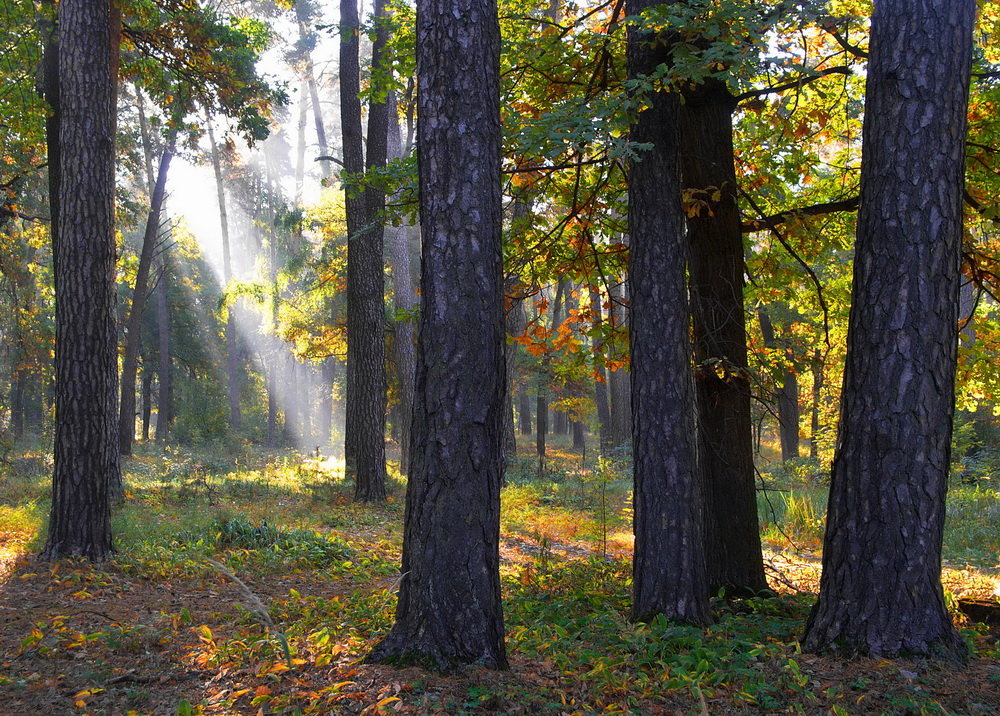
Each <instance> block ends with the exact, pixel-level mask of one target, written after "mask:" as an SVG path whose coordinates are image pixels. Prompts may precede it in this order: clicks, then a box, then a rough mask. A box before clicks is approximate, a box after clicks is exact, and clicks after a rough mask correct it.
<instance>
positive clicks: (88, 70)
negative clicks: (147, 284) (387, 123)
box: [42, 0, 121, 560]
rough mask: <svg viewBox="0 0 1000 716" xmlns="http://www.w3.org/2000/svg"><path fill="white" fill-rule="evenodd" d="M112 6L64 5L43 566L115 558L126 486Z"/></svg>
mask: <svg viewBox="0 0 1000 716" xmlns="http://www.w3.org/2000/svg"><path fill="white" fill-rule="evenodd" d="M112 61H113V60H112V29H111V6H110V4H109V3H103V2H90V1H89V0H63V2H61V3H60V4H59V103H60V113H61V116H60V125H61V126H60V134H59V147H60V153H61V172H62V179H61V182H60V186H59V213H58V218H57V222H58V226H57V231H56V233H55V236H56V241H55V246H54V261H55V286H56V360H55V363H56V423H55V447H54V458H55V470H54V474H53V478H52V509H51V513H50V519H49V533H48V539H47V541H46V543H45V547H44V548H43V550H42V557H43V558H45V559H56V558H59V557H63V556H71V555H75V556H82V557H87V558H90V559H95V560H100V559H104V558H106V557H107V556H108V555H109V554H110V553H111V551H112V544H111V522H110V500H109V489H110V486H111V485H113V484H116V483H120V480H121V473H120V468H119V457H118V433H117V425H118V411H117V407H118V350H117V339H118V335H117V330H116V328H115V232H114V194H115V183H114V167H115V136H114V135H115V132H114V128H115V75H114V70H113V65H112Z"/></svg>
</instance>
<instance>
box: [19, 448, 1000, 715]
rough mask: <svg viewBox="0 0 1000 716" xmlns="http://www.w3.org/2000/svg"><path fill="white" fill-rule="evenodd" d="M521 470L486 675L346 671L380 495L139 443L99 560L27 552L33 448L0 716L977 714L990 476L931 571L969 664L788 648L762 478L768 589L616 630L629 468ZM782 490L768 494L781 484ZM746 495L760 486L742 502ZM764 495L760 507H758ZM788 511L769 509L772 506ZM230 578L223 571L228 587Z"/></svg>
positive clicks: (386, 567) (809, 598)
mask: <svg viewBox="0 0 1000 716" xmlns="http://www.w3.org/2000/svg"><path fill="white" fill-rule="evenodd" d="M550 468H551V469H550V470H549V471H548V472H547V473H546V474H545V475H544V476H543V477H541V478H540V477H539V476H538V475H537V471H536V467H535V465H534V464H533V461H532V459H531V457H530V456H528V455H524V456H522V457H519V458H518V459H517V461H516V462H515V464H514V466H513V468H512V469H511V470H510V471H509V473H508V485H507V487H506V488H505V490H504V494H503V506H502V513H501V514H502V520H503V522H502V524H503V527H502V540H501V547H500V549H501V558H502V566H501V571H502V574H503V588H504V603H505V620H506V628H507V642H508V649H509V652H510V661H511V669H510V671H509V672H493V671H490V670H486V669H482V668H479V667H466V668H462V669H460V670H458V671H456V672H454V673H451V674H447V675H439V674H435V673H434V672H429V671H425V670H422V669H417V668H407V669H401V670H400V669H396V668H391V667H385V666H375V665H365V664H362V663H359V661H360V659H361V657H363V656H364V655H365V653H366V652H367V650H368V649H369V648H370V647H371V644H372V643H373V641H374V639H376V638H377V637H378V636H379V635H380V634H381V633H383V632H384V631H385V630H386V629H387V628H388V626H389V625H390V624H391V620H392V607H393V602H394V599H395V597H394V592H395V590H396V588H397V587H398V581H399V567H398V564H399V548H400V540H401V528H402V508H401V500H402V491H401V489H400V486H399V484H398V483H396V482H395V481H394V483H393V484H394V487H393V488H392V489H390V499H389V502H388V503H386V505H384V506H382V507H372V506H361V505H357V504H356V503H354V502H353V501H352V499H351V498H352V495H351V487H350V485H347V484H345V483H344V482H343V481H342V480H338V479H337V473H338V470H337V468H336V466H335V463H333V462H332V461H331V462H329V463H327V462H319V463H318V462H316V461H315V460H312V459H308V458H302V457H300V456H297V455H295V454H291V453H285V454H280V453H272V454H266V453H257V454H249V455H244V456H241V457H239V458H230V457H225V456H221V455H219V454H210V453H205V454H197V453H195V454H192V453H190V452H187V451H184V452H181V451H173V450H171V451H166V452H162V451H151V452H150V453H149V454H143V453H140V454H138V455H137V456H136V457H134V458H133V459H132V460H131V461H130V463H129V465H128V468H127V470H126V475H127V484H128V488H127V490H128V496H127V498H126V503H125V504H124V505H123V507H122V508H121V510H120V512H119V513H118V514H117V516H116V518H115V529H116V534H118V535H119V537H118V540H117V543H118V550H119V552H118V554H117V555H116V556H115V558H114V559H113V560H112V561H110V562H109V563H106V564H103V565H99V566H96V567H91V566H88V565H86V564H84V563H79V562H61V563H54V564H45V563H40V562H38V561H36V560H34V559H33V558H32V557H33V554H34V553H36V552H37V551H38V548H39V546H40V544H39V537H40V535H39V532H38V530H39V528H40V526H41V523H42V521H43V517H44V515H45V508H46V505H45V500H46V485H45V482H46V480H47V478H48V470H49V469H50V468H49V466H48V464H47V460H46V458H45V457H44V456H43V455H40V454H31V455H24V456H19V457H17V458H14V459H13V460H11V461H10V462H9V463H8V465H7V467H6V471H5V473H4V477H3V479H2V481H0V491H2V497H3V507H2V512H0V534H2V536H3V541H4V544H5V551H4V554H3V582H2V585H0V594H2V598H0V603H2V607H0V610H2V612H0V620H2V621H0V623H2V627H0V635H2V636H0V639H2V641H0V645H2V646H0V664H2V666H3V670H2V671H0V703H2V708H0V710H2V712H3V713H9V714H30V713H93V714H124V713H126V712H134V713H138V714H227V713H257V712H258V710H260V711H262V712H263V713H303V714H311V713H312V714H326V713H345V714H356V713H366V714H380V713H381V714H392V713H415V714H475V713H510V714H535V713H537V714H593V713H608V714H616V713H617V714H629V713H640V714H673V713H678V714H683V713H710V714H730V713H808V714H829V713H834V714H837V713H850V714H868V713H898V714H903V713H912V714H936V713H954V714H991V713H997V709H998V708H1000V699H998V694H1000V623H998V622H997V621H996V615H995V614H994V617H993V619H994V621H993V622H992V624H985V623H976V622H974V621H972V620H971V619H969V618H968V617H967V616H965V615H963V614H962V613H961V612H960V611H959V610H958V603H959V601H960V600H967V599H973V600H975V599H984V600H990V599H994V600H995V599H996V594H995V592H996V590H997V589H998V588H1000V564H998V562H997V555H998V554H1000V511H998V510H997V497H998V496H997V489H998V488H997V485H996V483H995V481H992V482H990V481H984V482H982V483H981V484H980V485H978V486H976V487H972V486H958V487H957V488H956V489H955V490H953V492H952V494H951V499H952V511H951V513H950V517H949V522H948V525H947V529H946V533H945V534H946V536H945V552H944V554H945V564H946V568H945V571H944V584H945V588H946V590H947V593H948V600H949V604H950V607H951V609H952V610H953V616H954V617H955V619H956V621H957V622H958V623H959V624H960V625H961V631H962V634H963V638H964V639H966V640H967V641H968V643H969V645H970V648H971V649H972V651H973V652H974V654H975V657H974V658H973V659H971V660H970V661H969V662H968V663H966V664H965V665H962V666H954V665H950V664H937V663H934V662H932V661H927V660H920V659H917V660H907V659H889V660H887V659H880V658H865V659H859V660H854V661H844V660H842V659H839V658H830V657H821V656H815V655H809V654H803V653H801V651H800V650H799V648H798V639H799V638H800V637H801V634H802V629H803V621H804V619H805V615H806V613H807V612H808V610H809V608H810V607H811V606H812V604H813V603H814V601H815V592H816V589H817V586H818V584H817V575H818V568H819V563H818V561H817V556H818V554H817V553H818V551H819V548H820V542H821V536H822V535H821V524H822V502H821V498H820V497H819V494H820V493H821V492H822V487H821V486H819V485H817V483H816V482H815V481H813V480H806V481H803V480H801V479H800V478H797V477H796V476H795V475H794V474H793V473H791V472H789V473H787V474H786V473H782V472H781V471H779V472H778V473H777V474H770V475H767V477H766V479H765V483H764V484H765V485H767V486H768V487H769V488H770V489H771V490H773V492H769V493H762V497H761V503H762V509H761V515H762V520H763V522H764V525H765V526H764V540H765V554H766V563H767V571H768V581H769V583H770V584H771V585H772V587H773V589H774V592H775V593H776V596H769V597H761V598H751V599H738V600H732V601H728V602H727V601H724V600H716V601H715V602H714V604H713V608H714V613H715V615H716V620H717V621H716V622H715V624H713V625H712V626H710V627H708V628H707V629H706V630H705V631H701V630H699V629H697V628H695V627H684V626H675V625H671V624H669V623H667V622H665V621H654V622H651V623H648V624H635V623H631V622H630V621H629V620H628V618H627V614H628V594H629V580H630V570H629V558H630V551H631V546H630V537H631V530H630V526H629V521H630V515H629V500H628V497H629V495H628V492H629V486H628V483H629V480H628V478H627V476H626V475H625V474H624V473H622V472H620V471H618V470H616V468H615V467H614V466H608V467H607V472H605V473H603V474H602V473H599V472H598V470H597V466H596V464H594V463H593V462H590V461H588V462H586V463H583V462H581V458H580V456H579V455H575V454H572V453H571V452H569V451H568V450H567V446H557V447H556V448H555V450H554V454H553V459H552V464H551V465H550ZM783 490H789V492H784V491H783ZM763 494H767V495H768V498H767V499H764V497H763ZM768 500H769V501H771V502H772V503H773V504H772V505H768ZM789 504H791V505H792V506H793V507H792V508H791V509H789V508H788V505H789ZM237 580H238V581H237Z"/></svg>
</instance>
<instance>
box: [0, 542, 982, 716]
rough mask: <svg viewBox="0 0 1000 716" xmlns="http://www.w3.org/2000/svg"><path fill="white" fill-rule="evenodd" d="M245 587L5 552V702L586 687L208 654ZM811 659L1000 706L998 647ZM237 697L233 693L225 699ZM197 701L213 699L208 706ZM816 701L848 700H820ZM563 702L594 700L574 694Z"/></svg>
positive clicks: (847, 677)
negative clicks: (915, 657) (954, 658)
mask: <svg viewBox="0 0 1000 716" xmlns="http://www.w3.org/2000/svg"><path fill="white" fill-rule="evenodd" d="M547 548H548V549H554V550H555V551H556V552H561V553H563V554H564V556H566V557H569V558H572V557H573V556H575V553H576V552H578V551H579V548H577V547H574V546H573V545H555V546H554V547H553V546H552V545H548V546H547ZM537 549H538V546H537V545H535V544H533V543H532V542H531V541H530V540H526V539H520V538H517V539H508V540H506V541H505V544H504V547H503V556H504V559H505V560H507V561H519V560H522V559H531V558H533V555H534V552H536V551H537ZM769 571H770V573H771V575H770V576H771V577H772V580H773V584H774V586H775V588H776V589H779V590H789V589H798V590H805V591H811V590H814V589H815V587H816V578H817V576H818V564H817V563H816V562H815V561H814V560H809V559H808V555H807V556H806V558H805V559H803V558H801V557H798V556H796V557H792V556H790V555H782V554H771V555H769ZM947 580H949V581H950V582H951V584H950V585H949V588H950V589H951V590H952V591H956V589H960V590H962V594H963V595H964V596H970V597H980V598H983V599H995V598H996V597H995V595H993V594H992V591H993V590H994V589H995V585H994V584H993V583H991V581H990V580H988V579H985V580H982V579H981V580H978V581H977V580H975V579H970V578H969V575H968V574H963V573H961V572H949V573H948V575H947ZM389 582H391V580H390V579H389V578H384V579H380V580H378V581H377V582H375V583H371V584H354V583H350V582H334V581H321V580H316V579H311V578H310V576H309V575H308V574H294V575H287V576H271V577H267V578H260V579H256V580H252V579H247V580H246V587H248V588H249V589H250V590H251V591H252V592H253V593H254V594H255V595H257V597H259V599H260V600H261V601H262V602H264V603H267V602H269V601H270V600H271V599H274V598H280V597H284V596H287V595H288V594H289V591H290V590H292V589H295V590H297V591H298V592H300V593H301V594H303V595H306V594H308V595H315V596H323V597H331V596H334V595H338V594H340V595H344V594H348V593H350V592H353V591H355V590H375V589H384V588H386V587H388V586H390V585H389ZM956 593H958V592H957V591H956ZM246 598H247V597H246V591H245V590H244V589H242V588H241V587H239V586H238V585H237V584H236V583H234V582H233V581H232V580H231V579H230V578H228V577H227V576H226V575H224V574H222V573H219V574H218V575H216V576H215V577H213V578H210V579H198V580H193V579H192V580H151V579H143V578H137V577H135V576H130V575H128V574H126V573H125V572H123V571H122V570H121V569H118V568H116V567H114V566H113V565H111V566H105V567H103V568H97V569H91V568H88V567H86V566H85V565H79V564H72V563H62V564H57V565H50V564H43V563H38V562H34V561H32V560H30V559H26V558H24V557H11V556H8V558H7V559H6V560H5V561H3V562H2V563H0V714H9V715H10V716H16V715H19V714H77V713H93V714H128V713H137V714H189V713H206V714H223V713H238V714H242V713H249V714H256V713H261V714H267V713H278V712H280V711H278V710H268V707H266V706H265V707H257V706H250V705H249V704H250V701H251V699H252V697H254V696H260V695H267V694H270V693H272V692H274V693H277V692H279V691H284V692H287V693H298V694H299V695H302V694H307V693H318V692H319V691H320V690H321V689H322V688H323V687H325V686H329V685H330V684H336V685H338V687H339V689H338V695H337V698H336V699H335V700H333V701H329V700H327V701H323V700H322V699H319V700H316V701H314V702H312V703H315V704H316V705H315V710H314V711H313V712H314V713H369V714H376V713H416V714H421V713H428V714H432V713H461V712H477V713H536V712H538V711H539V710H541V707H540V706H537V705H535V706H533V705H532V702H531V699H530V698H526V699H523V700H520V699H519V700H518V701H517V702H516V703H515V702H507V703H503V702H501V701H498V700H497V699H496V698H493V699H492V700H491V699H486V700H480V701H478V702H476V703H475V704H469V703H468V694H469V693H478V691H477V689H478V690H479V691H483V692H488V691H490V690H492V691H493V692H498V691H499V692H503V691H504V690H505V689H506V692H507V693H525V694H529V695H530V694H531V693H532V692H533V691H537V690H539V689H542V688H544V689H546V690H548V691H549V692H551V691H553V690H555V691H558V690H560V689H561V688H563V686H565V688H566V690H567V692H568V691H571V690H572V689H573V688H574V685H573V684H570V683H565V684H564V683H563V681H564V677H563V676H562V675H561V674H560V673H559V672H558V670H555V669H553V668H552V666H551V664H549V663H546V661H545V660H539V659H529V658H527V657H525V656H523V655H520V654H517V653H516V652H515V653H513V654H512V655H511V662H512V663H511V669H510V671H508V672H501V673H495V672H489V671H485V670H481V669H474V668H470V669H466V670H463V671H462V672H460V673H457V674H453V675H449V676H438V675H433V674H429V673H427V672H425V671H421V670H418V669H402V670H399V669H394V668H390V667H385V666H371V665H360V664H359V663H357V657H358V653H357V652H356V650H355V652H354V653H352V652H351V650H347V651H346V652H345V653H344V654H342V655H341V656H340V657H339V658H338V659H334V660H333V661H331V662H330V663H327V664H324V665H323V666H316V665H315V664H312V663H303V664H295V665H293V667H292V668H291V669H290V670H289V671H288V672H287V673H281V674H276V673H274V672H273V669H272V670H271V673H259V672H258V671H257V670H256V669H254V668H250V667H241V668H234V669H228V668H225V667H223V668H213V667H210V666H208V665H206V661H205V658H204V646H205V640H204V636H205V635H204V633H203V632H201V631H200V630H199V627H200V625H207V626H209V628H210V630H211V632H212V634H213V638H214V639H216V640H217V641H218V640H221V639H223V638H224V637H225V636H226V633H227V630H229V629H232V628H233V624H234V621H235V620H234V613H236V612H237V611H239V610H240V605H241V604H242V603H243V602H245V600H246ZM244 613H245V612H244ZM95 635H96V636H95ZM986 638H988V639H993V640H994V641H995V640H997V639H1000V629H998V628H997V627H996V626H995V625H994V627H993V632H992V634H991V635H989V636H987V637H986ZM799 663H800V664H801V666H802V668H803V671H804V672H805V673H807V674H808V677H809V679H810V680H811V682H812V683H813V684H814V685H815V688H816V690H817V692H820V691H822V690H823V689H825V688H828V687H829V686H830V685H831V684H855V685H858V686H857V688H856V689H855V692H856V693H855V692H852V693H851V699H850V700H849V701H841V702H840V703H843V704H844V706H843V707H842V708H844V709H846V712H849V713H880V712H886V711H888V712H898V713H907V711H905V710H901V711H894V710H893V709H892V708H890V707H889V706H888V705H891V704H892V703H896V702H897V701H898V699H897V700H896V701H893V698H892V697H893V695H894V694H895V695H899V694H903V695H905V694H907V693H910V692H912V691H913V689H922V690H923V691H924V692H926V693H928V694H930V695H932V697H933V698H934V699H936V700H938V701H940V703H942V704H943V705H945V707H946V708H947V709H948V711H949V712H952V713H960V714H1000V663H998V662H997V661H994V660H986V659H973V660H970V661H969V662H968V663H967V664H966V665H964V666H961V667H949V666H942V665H935V664H932V663H930V662H905V661H891V662H890V661H880V660H875V659H863V660H857V661H852V662H845V661H843V660H839V659H832V658H822V657H814V656H809V655H803V656H802V657H801V658H800V660H799ZM497 686H500V687H503V688H499V689H498V688H496V687H497ZM234 697H236V702H235V705H232V706H228V705H226V704H229V703H232V699H233V698H234ZM306 702H308V700H307V701H304V702H303V703H306ZM187 704H203V706H202V707H201V710H199V709H198V707H191V708H188V706H187ZM324 704H326V705H324ZM639 708H640V710H639V712H640V713H689V712H692V711H693V712H694V713H702V714H704V713H713V714H723V713H761V712H764V710H762V709H760V708H756V707H749V706H747V704H745V703H744V704H741V705H739V706H736V705H734V703H733V702H726V701H725V700H722V699H720V698H710V699H707V700H705V699H703V700H702V701H701V702H700V703H696V704H691V703H689V702H687V703H686V702H684V701H683V700H679V701H678V702H677V703H676V704H674V703H672V702H671V701H670V699H666V700H664V701H661V702H658V703H650V704H645V705H642V706H640V707H639ZM307 712H308V711H307ZM805 712H807V713H837V712H835V711H831V710H830V708H829V706H823V705H822V704H821V705H817V706H815V707H808V708H806V709H805ZM842 712H844V711H841V713H842ZM292 713H294V712H292ZM563 713H567V714H569V713H587V711H579V710H574V709H571V708H569V707H567V709H566V711H564V712H563ZM914 713H916V712H914Z"/></svg>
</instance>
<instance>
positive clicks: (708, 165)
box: [680, 78, 767, 594]
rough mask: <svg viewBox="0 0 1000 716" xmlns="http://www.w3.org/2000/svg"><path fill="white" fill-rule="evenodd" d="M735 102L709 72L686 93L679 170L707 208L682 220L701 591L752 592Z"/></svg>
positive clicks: (758, 578) (754, 560) (753, 544)
mask: <svg viewBox="0 0 1000 716" xmlns="http://www.w3.org/2000/svg"><path fill="white" fill-rule="evenodd" d="M735 106H736V103H735V100H734V99H733V97H732V95H731V94H730V93H729V89H728V88H727V87H726V84H725V83H724V82H722V81H721V80H716V79H712V78H709V79H706V80H705V81H704V82H702V83H701V84H699V85H695V86H693V87H690V88H688V89H687V90H686V91H685V93H684V102H683V104H682V106H681V113H680V116H681V137H682V139H683V141H682V142H681V147H682V151H681V161H682V171H681V173H682V175H683V179H684V186H685V188H686V189H687V190H688V191H695V192H699V193H700V194H699V198H701V199H702V200H704V201H707V202H708V205H709V207H710V208H708V209H706V210H702V211H701V212H700V213H699V214H698V215H697V216H689V217H688V220H687V229H688V245H689V247H690V251H691V269H690V272H691V288H690V290H691V309H692V311H691V312H692V325H693V335H694V362H695V366H696V368H695V389H696V397H697V404H698V456H699V464H700V469H701V479H702V481H703V483H704V485H705V503H706V504H705V507H706V529H707V533H706V545H705V546H706V561H707V566H708V583H709V589H710V590H711V591H712V592H713V593H714V592H717V591H718V590H719V589H723V588H724V589H726V590H727V592H728V593H730V594H755V593H757V592H760V591H762V590H765V589H767V579H766V578H765V576H764V560H763V557H762V554H761V544H760V522H759V520H758V518H757V496H756V488H755V473H754V464H753V442H752V437H751V433H752V429H751V421H750V380H749V370H748V367H747V333H746V318H745V312H744V309H743V285H744V283H743V275H744V271H745V267H744V262H743V230H742V226H741V222H740V212H739V207H738V206H737V204H736V191H737V179H736V170H735V168H734V163H733V162H734V152H733V123H732V113H733V110H734V109H735ZM715 192H718V199H717V200H715V198H714V196H713V194H714V193H715Z"/></svg>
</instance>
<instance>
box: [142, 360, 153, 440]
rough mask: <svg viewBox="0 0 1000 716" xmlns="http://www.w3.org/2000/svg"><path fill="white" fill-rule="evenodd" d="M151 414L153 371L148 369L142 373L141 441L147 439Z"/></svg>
mask: <svg viewBox="0 0 1000 716" xmlns="http://www.w3.org/2000/svg"><path fill="white" fill-rule="evenodd" d="M152 414H153V373H152V372H151V371H150V370H149V369H148V368H146V369H144V370H143V374H142V441H143V442H148V441H149V419H150V417H151V416H152Z"/></svg>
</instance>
